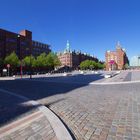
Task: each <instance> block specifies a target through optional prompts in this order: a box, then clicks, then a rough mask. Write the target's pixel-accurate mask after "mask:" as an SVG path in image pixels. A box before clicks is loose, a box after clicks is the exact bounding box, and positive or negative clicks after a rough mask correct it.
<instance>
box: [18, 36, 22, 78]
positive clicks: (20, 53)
mask: <svg viewBox="0 0 140 140" xmlns="http://www.w3.org/2000/svg"><path fill="white" fill-rule="evenodd" d="M18 47H19V55H20V78H21V79H22V51H21V46H20V35H18Z"/></svg>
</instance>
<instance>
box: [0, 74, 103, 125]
mask: <svg viewBox="0 0 140 140" xmlns="http://www.w3.org/2000/svg"><path fill="white" fill-rule="evenodd" d="M102 78H104V77H103V76H102V75H101V74H96V75H93V74H91V75H90V74H88V75H80V74H79V75H73V76H68V77H63V76H62V77H61V76H60V77H46V78H35V79H31V80H9V81H8V80H7V81H0V89H5V90H8V91H10V92H14V93H15V94H19V95H22V96H25V97H27V98H29V99H31V100H39V99H43V98H46V97H49V96H53V95H57V94H66V93H67V92H69V91H72V90H74V89H77V88H80V87H83V86H87V85H88V84H89V83H90V82H93V81H96V80H99V79H102ZM35 80H38V81H35ZM49 81H51V82H49ZM73 82H76V83H73ZM60 100H63V99H60ZM23 102H24V101H23V100H20V99H16V98H15V97H12V95H7V94H6V93H1V92H0V114H1V115H0V126H2V125H4V124H6V123H7V122H9V121H11V120H14V119H16V118H17V117H19V116H20V115H22V114H24V113H26V112H29V111H32V110H34V109H35V108H36V107H37V106H24V105H23V104H22V103H23ZM56 102H59V101H56ZM46 106H48V107H49V104H46Z"/></svg>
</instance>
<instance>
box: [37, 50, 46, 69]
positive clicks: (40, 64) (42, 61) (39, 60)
mask: <svg viewBox="0 0 140 140" xmlns="http://www.w3.org/2000/svg"><path fill="white" fill-rule="evenodd" d="M46 59H47V55H46V53H42V54H40V55H39V56H38V57H37V59H36V66H37V67H46V66H47V61H46Z"/></svg>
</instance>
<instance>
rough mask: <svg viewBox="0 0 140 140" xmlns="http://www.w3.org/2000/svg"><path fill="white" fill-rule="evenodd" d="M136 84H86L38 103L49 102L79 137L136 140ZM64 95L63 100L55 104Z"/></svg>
mask: <svg viewBox="0 0 140 140" xmlns="http://www.w3.org/2000/svg"><path fill="white" fill-rule="evenodd" d="M138 86H139V85H127V86H125V87H122V86H121V85H119V86H118V85H116V86H112V85H111V87H108V86H102V87H101V86H98V87H97V86H96V87H95V86H88V87H86V88H85V87H83V88H81V89H77V90H74V91H72V92H71V93H69V94H67V95H60V96H56V97H50V98H47V99H43V100H40V102H42V103H44V104H45V103H46V102H48V103H49V102H50V109H51V110H53V111H54V112H55V113H56V114H57V115H58V116H60V117H61V119H62V120H63V121H64V122H65V123H66V124H67V125H68V127H69V128H70V129H71V131H72V132H73V133H74V135H75V137H76V139H78V140H82V139H83V140H96V139H97V140H139V139H140V95H139V90H140V88H138ZM64 97H65V100H61V101H60V102H59V101H58V102H56V103H55V100H56V101H57V100H60V99H61V98H64ZM51 102H54V103H53V104H51Z"/></svg>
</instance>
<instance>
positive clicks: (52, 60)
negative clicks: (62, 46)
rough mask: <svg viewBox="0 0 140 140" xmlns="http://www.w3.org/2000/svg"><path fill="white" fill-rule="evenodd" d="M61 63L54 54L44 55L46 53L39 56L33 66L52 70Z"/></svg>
mask: <svg viewBox="0 0 140 140" xmlns="http://www.w3.org/2000/svg"><path fill="white" fill-rule="evenodd" d="M60 64H61V63H60V61H59V59H58V57H57V55H56V54H55V53H52V52H51V53H49V54H48V55H46V53H42V54H40V55H39V56H38V57H37V59H36V62H35V65H36V66H37V67H47V68H54V67H56V66H59V65H60Z"/></svg>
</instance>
